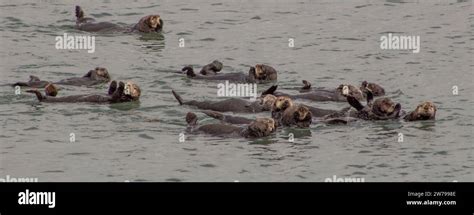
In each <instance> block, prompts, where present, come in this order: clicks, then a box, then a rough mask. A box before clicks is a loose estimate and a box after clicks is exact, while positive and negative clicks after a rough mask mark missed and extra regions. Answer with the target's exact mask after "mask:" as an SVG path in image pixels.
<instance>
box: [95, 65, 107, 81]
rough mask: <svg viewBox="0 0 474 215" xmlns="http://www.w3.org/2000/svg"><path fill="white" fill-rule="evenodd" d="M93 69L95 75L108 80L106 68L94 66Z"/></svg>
mask: <svg viewBox="0 0 474 215" xmlns="http://www.w3.org/2000/svg"><path fill="white" fill-rule="evenodd" d="M94 71H95V74H96V77H100V78H103V79H105V80H110V76H109V71H107V69H106V68H103V67H96V68H95V70H94Z"/></svg>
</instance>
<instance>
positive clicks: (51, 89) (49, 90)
mask: <svg viewBox="0 0 474 215" xmlns="http://www.w3.org/2000/svg"><path fill="white" fill-rule="evenodd" d="M44 92H45V94H46V95H47V96H52V97H55V96H56V95H58V88H57V87H56V86H55V85H54V84H51V83H49V84H48V85H46V87H45V88H44Z"/></svg>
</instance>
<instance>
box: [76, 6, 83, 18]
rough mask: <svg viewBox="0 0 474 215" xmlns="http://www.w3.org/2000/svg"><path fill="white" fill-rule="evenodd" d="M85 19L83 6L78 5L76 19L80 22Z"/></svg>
mask: <svg viewBox="0 0 474 215" xmlns="http://www.w3.org/2000/svg"><path fill="white" fill-rule="evenodd" d="M82 18H84V11H83V10H82V8H81V6H79V5H76V19H77V20H80V19H82Z"/></svg>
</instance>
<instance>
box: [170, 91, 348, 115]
mask: <svg viewBox="0 0 474 215" xmlns="http://www.w3.org/2000/svg"><path fill="white" fill-rule="evenodd" d="M171 92H172V93H173V95H174V97H175V98H176V100H178V102H179V104H180V105H183V104H185V105H191V106H195V107H197V108H199V109H204V110H212V111H219V112H235V113H259V112H264V111H271V110H272V107H273V103H274V102H275V100H276V98H277V97H275V96H273V95H271V94H265V95H262V96H261V97H260V98H258V99H257V100H256V101H253V102H251V101H249V100H244V99H240V98H229V99H224V100H221V101H196V100H191V101H184V100H183V99H182V98H181V96H180V95H179V94H178V93H176V92H175V91H174V90H172V91H171ZM301 106H304V107H306V108H307V109H308V110H309V111H310V112H311V113H312V116H313V117H322V116H325V115H328V114H332V113H336V112H339V111H336V110H327V109H321V108H316V107H311V106H308V105H301Z"/></svg>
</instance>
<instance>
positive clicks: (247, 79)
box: [182, 64, 277, 83]
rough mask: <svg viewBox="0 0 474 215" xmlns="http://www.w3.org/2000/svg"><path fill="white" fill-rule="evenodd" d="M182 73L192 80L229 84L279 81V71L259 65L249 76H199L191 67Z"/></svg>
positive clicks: (232, 74)
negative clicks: (225, 82)
mask: <svg viewBox="0 0 474 215" xmlns="http://www.w3.org/2000/svg"><path fill="white" fill-rule="evenodd" d="M182 71H183V72H186V75H187V76H188V77H189V78H192V79H204V80H227V81H229V82H238V83H256V82H259V83H261V82H267V81H275V80H277V71H276V70H275V69H274V68H273V67H271V66H268V65H264V64H257V65H255V67H250V69H249V73H248V74H247V75H246V74H244V73H241V72H235V73H225V74H215V75H199V74H196V73H194V69H193V68H192V67H190V66H185V67H184V68H183V69H182ZM201 73H202V72H201Z"/></svg>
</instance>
